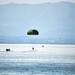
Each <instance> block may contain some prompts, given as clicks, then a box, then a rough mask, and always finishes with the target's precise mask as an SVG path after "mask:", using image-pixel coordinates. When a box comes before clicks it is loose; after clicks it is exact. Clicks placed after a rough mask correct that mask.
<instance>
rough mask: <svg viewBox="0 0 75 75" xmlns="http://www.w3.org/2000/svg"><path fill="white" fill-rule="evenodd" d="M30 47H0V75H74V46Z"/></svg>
mask: <svg viewBox="0 0 75 75" xmlns="http://www.w3.org/2000/svg"><path fill="white" fill-rule="evenodd" d="M32 46H33V45H20V46H18V45H0V75H75V54H74V52H75V46H67V45H66V46H65V45H64V46H58V45H55V46H54V45H50V46H49V45H44V48H42V46H41V45H34V50H32ZM6 48H10V50H11V51H9V52H6V50H5V49H6ZM72 53H73V54H72Z"/></svg>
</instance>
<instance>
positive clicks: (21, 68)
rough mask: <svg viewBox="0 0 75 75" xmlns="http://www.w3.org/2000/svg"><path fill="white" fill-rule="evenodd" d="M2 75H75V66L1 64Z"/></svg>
mask: <svg viewBox="0 0 75 75" xmlns="http://www.w3.org/2000/svg"><path fill="white" fill-rule="evenodd" d="M0 75H75V64H73V63H72V64H71V63H61V64H60V63H53V64H52V63H25V62H24V63H23V62H21V63H20V62H19V63H15V62H14V63H12V62H11V63H0Z"/></svg>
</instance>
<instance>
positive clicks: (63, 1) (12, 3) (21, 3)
mask: <svg viewBox="0 0 75 75" xmlns="http://www.w3.org/2000/svg"><path fill="white" fill-rule="evenodd" d="M55 3H72V4H75V2H69V1H59V2H41V3H17V2H16V3H15V2H12V3H0V5H8V4H29V5H38V4H55Z"/></svg>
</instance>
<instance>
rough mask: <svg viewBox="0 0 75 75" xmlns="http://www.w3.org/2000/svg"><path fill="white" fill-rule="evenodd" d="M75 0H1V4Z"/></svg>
mask: <svg viewBox="0 0 75 75" xmlns="http://www.w3.org/2000/svg"><path fill="white" fill-rule="evenodd" d="M60 1H65V2H74V3H75V0H0V4H7V3H29V4H36V3H45V2H52V3H53V2H60Z"/></svg>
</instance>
